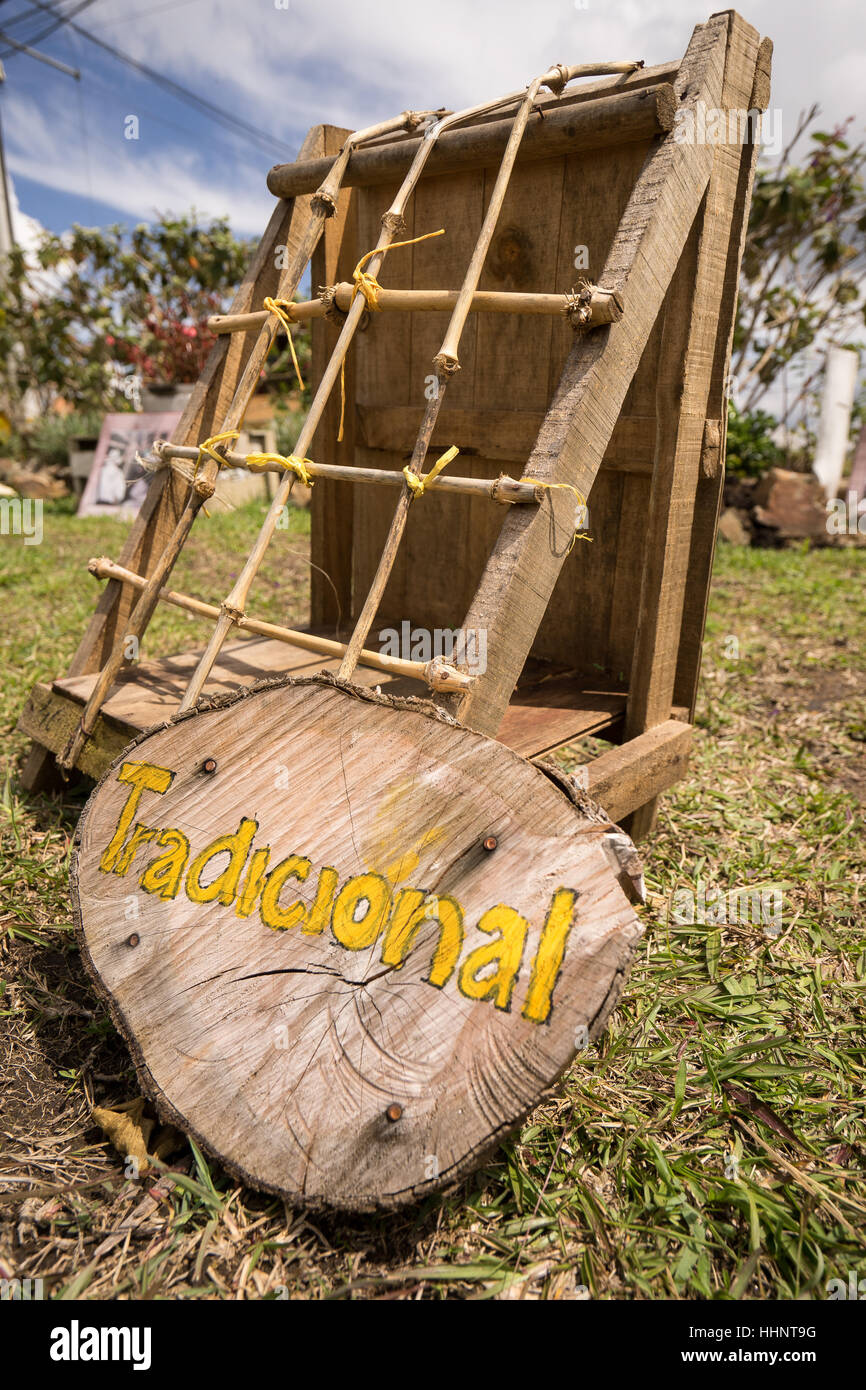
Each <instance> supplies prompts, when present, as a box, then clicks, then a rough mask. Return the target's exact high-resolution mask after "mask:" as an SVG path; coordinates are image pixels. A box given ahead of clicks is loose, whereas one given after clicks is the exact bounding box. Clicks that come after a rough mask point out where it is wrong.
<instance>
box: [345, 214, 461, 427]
mask: <svg viewBox="0 0 866 1390" xmlns="http://www.w3.org/2000/svg"><path fill="white" fill-rule="evenodd" d="M444 235H445V228H444V227H440V228H439V230H438V232H425V233H424V235H423V236H413V237H412V238H411V239H410V240H409V241H392V242H391V243H390V244H389V245H388V246H374V247H373V250H372V251H368V252H367V253H366V255H364V256H362V257H361V259H360V260H359V262H358V264H357V265H356V266H355V269H354V270H353V271H352V280H353V281H354V284H355V288H354V289H353V291H352V303H354V302H355V296H356V295H359V294H360V295H363V297H364V301H365V303H366V305H367V308H368V309H369V310H371V312H373V313H376V312H378V309H379V291H380V289H381V288H382V286H381V285H380V284H379V281H378V280H377V279H376V277H375V275H370V274H369V273H368V272H367V271H366V270H365V269H364V266H365V265H366V264H367V262H368V261H369V260H370V259H371V257H372V256H384V255H386V254H387V253H388V252H389V251H393V250H394V247H395V246H414V245H415V243H416V242H418V241H428V240H429V238H430V237H432V236H444ZM345 416H346V359H345V357H344V358H343V360H342V362H341V363H340V428H339V429H338V430H337V443H338V444H342V442H343V423H344V420H345Z"/></svg>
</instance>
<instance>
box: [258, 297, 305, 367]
mask: <svg viewBox="0 0 866 1390" xmlns="http://www.w3.org/2000/svg"><path fill="white" fill-rule="evenodd" d="M264 307H265V308H266V309H267V311H268V313H269V314H276V316H277V318H278V319H279V321H280V323H281V324H282V325H283V328H284V329H285V330H286V337H287V338H288V340H289V352H290V353H291V354H292V366H293V367H294V369H295V376H296V377H297V378H298V385H299V386H300V388H301V390H302V391H305V390H306V387H305V386H304V378H303V377H302V376H301V367H300V363H299V362H298V354H297V353H296V352H295V339H294V337H293V335H292V324H293V323H297V322H298V320H297V319H296V318H294V317H293V314H294V308H295V306H294V304H293V303H292V301H291V300H290V299H271V296H270V295H267V296H266V298H265V300H264Z"/></svg>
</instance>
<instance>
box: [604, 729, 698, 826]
mask: <svg viewBox="0 0 866 1390" xmlns="http://www.w3.org/2000/svg"><path fill="white" fill-rule="evenodd" d="M691 742H692V726H691V724H685V723H681V722H680V721H679V720H677V719H669V720H666V721H665V723H663V724H657V725H656V727H655V728H654V729H650V730H649V731H648V732H647V733H645V734H641V735H640V736H639V737H638V738H633V739H630V740H629V742H628V743H624V744H622V746H621V747H619V748H611V749H609V750H608V751H607V752H605V753H601V754H600V755H599V756H598V757H597V758H594V759H593V760H592V762H590V763H588V764H587V778H588V785H587V790H588V791H589V794H590V796H592V797H593V798H594V799H595V800H596V801H598V802H599V803H600V804H601V805H602V806H603V807H604V809H605V810H606V811H607V813H608V815H609V816H610V818H611V820H613V821H621V820H622V819H623V818H624V817H625V816H627V815H628V814H629V812H632V811H635V810H636V809H637V808H638V807H640V806H643V805H645V804H646V803H647V802H648V801H650V800H652V799H653V798H654V797H657V796H658V795H659V793H660V792H663V791H665V790H666V789H667V788H668V787H671V786H673V784H674V782H678V781H679V780H680V778H681V777H683V776H684V774H685V771H686V768H687V766H688V760H689V750H690V748H691Z"/></svg>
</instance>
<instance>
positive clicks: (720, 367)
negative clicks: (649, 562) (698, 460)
mask: <svg viewBox="0 0 866 1390" xmlns="http://www.w3.org/2000/svg"><path fill="white" fill-rule="evenodd" d="M751 34H752V31H751V29H750V27H749V25H747V24H745V22H744V21H743V20H742V19H741V18H740V16H739V15H736V14H734V15H732V26H731V51H732V53H739V54H741V53H742V51H743V48H744V46H745V45H746V44H748V45H749V46H750V45H751ZM772 54H773V45H772V42H771V41H770V40H769V39H762V41H761V43H760V45H759V47H758V58H757V65H756V78H755V82H756V85H757V86H758V87H759V88H760V90H759V92H758V94H757V95H756V94H755V91H754V89H753V92H752V101H751V105H752V106H755V107H757V108H758V109H762V108H763V107H764V106H766V105H768V103H769V88H768V87H766V88H764V87H762V86H761V84H762V83H764V82H765V81H766V82H768V81H769V77H770V69H771V62H772ZM759 148H760V142H759V140H758V131H757V129H755V128H754V127H750V129H749V131H748V132H747V137H746V140H745V142H744V143H743V145H742V146H741V147H731V148H730V149H729V151H728V154H729V156H736V171H735V173H734V171H733V170H730V171H728V172H727V175H726V180H725V183H726V189H727V196H728V197H729V198H731V199H732V201H733V204H734V215H733V218H732V220H731V226H730V239H729V242H728V248H727V256H726V260H725V273H724V288H723V292H722V298H721V304H720V308H719V329H718V333H717V335H716V340H715V344H714V349H713V369H712V379H711V383H710V391H709V398H708V401H707V414H708V416H710V417H715V418H716V419H717V420H718V423H719V452H718V459H719V466H718V468H717V469H715V471H712V472H708V471H707V470H706V469H704V468H702V470H701V471H702V476H701V478H700V479H699V481H698V487H697V496H696V498H695V509H694V519H693V526H692V539H691V546H690V554H689V564H688V574H687V579H686V594H685V600H684V607H683V620H682V625H681V630H680V647H679V654H678V657H677V674H676V682H675V686H674V698H675V700H676V701H677V703H678V704H681V705H685V706H686V708H687V709H688V710H689V718H692V719H693V718H694V710H695V703H696V700H697V694H698V680H699V678H700V670H701V653H702V648H703V637H704V629H705V626H706V614H707V603H708V599H709V592H710V577H711V575H712V570H713V557H714V555H715V546H716V534H717V531H718V521H719V513H720V511H721V506H722V498H723V495H724V460H725V449H726V444H727V433H728V395H729V380H728V375H729V371H730V363H731V346H732V343H733V335H734V323H735V319H736V305H737V296H738V293H739V285H740V266H741V263H742V258H743V248H744V246H745V240H746V232H747V230H748V222H749V208H750V205H751V198H752V185H753V183H754V178H755V167H756V164H757V159H758V151H759Z"/></svg>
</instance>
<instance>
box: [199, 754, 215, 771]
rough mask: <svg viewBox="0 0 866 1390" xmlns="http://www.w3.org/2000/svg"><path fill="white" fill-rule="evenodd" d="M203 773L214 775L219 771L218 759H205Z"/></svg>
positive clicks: (202, 767) (202, 766)
mask: <svg viewBox="0 0 866 1390" xmlns="http://www.w3.org/2000/svg"><path fill="white" fill-rule="evenodd" d="M201 770H202V772H207V773H209V774H210V773H213V772H216V770H217V765H216V758H205V760H204V762H203V763H202V765H201Z"/></svg>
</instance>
